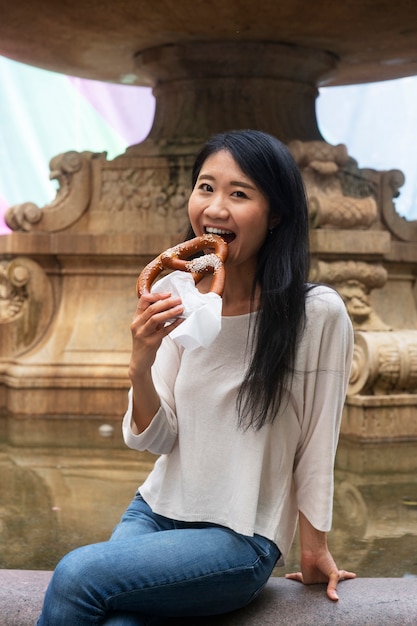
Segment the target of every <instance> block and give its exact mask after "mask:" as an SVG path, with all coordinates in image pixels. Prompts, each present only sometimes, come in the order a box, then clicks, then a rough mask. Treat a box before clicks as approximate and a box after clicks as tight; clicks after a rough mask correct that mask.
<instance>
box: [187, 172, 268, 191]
mask: <svg viewBox="0 0 417 626" xmlns="http://www.w3.org/2000/svg"><path fill="white" fill-rule="evenodd" d="M203 179H205V180H212V181H214V180H216V179H215V177H214V176H211V174H201V175H200V176H199V177H198V180H203ZM229 184H230V185H233V186H234V187H244V188H245V189H253V190H256V187H255V186H254V185H251V184H250V183H245V182H243V181H241V180H231V181H230V183H229Z"/></svg>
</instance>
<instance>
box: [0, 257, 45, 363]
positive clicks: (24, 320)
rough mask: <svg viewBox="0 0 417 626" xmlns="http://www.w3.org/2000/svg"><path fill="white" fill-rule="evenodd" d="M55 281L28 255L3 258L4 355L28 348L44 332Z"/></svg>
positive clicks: (0, 336) (0, 335) (0, 338)
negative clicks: (27, 256)
mask: <svg viewBox="0 0 417 626" xmlns="http://www.w3.org/2000/svg"><path fill="white" fill-rule="evenodd" d="M53 307H54V299H53V291H52V285H51V282H50V280H49V278H48V276H47V275H46V274H45V272H44V270H43V269H42V268H41V267H40V265H38V264H37V263H35V262H34V261H32V260H31V259H28V258H26V257H16V258H15V259H13V260H12V261H6V260H3V261H1V262H0V356H1V358H5V357H8V356H11V355H18V354H20V353H22V352H25V351H27V350H28V349H29V348H30V347H31V346H33V345H34V344H35V343H36V341H37V340H39V338H40V337H41V336H42V335H43V333H44V331H45V329H46V328H47V327H48V325H49V323H50V321H51V318H52V313H53Z"/></svg>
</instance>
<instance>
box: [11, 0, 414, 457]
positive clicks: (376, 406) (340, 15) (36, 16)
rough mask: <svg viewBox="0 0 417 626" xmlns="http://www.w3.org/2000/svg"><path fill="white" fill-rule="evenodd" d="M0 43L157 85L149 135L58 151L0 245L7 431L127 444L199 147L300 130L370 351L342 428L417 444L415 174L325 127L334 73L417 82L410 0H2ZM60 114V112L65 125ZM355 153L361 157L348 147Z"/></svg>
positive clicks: (359, 347)
mask: <svg viewBox="0 0 417 626" xmlns="http://www.w3.org/2000/svg"><path fill="white" fill-rule="evenodd" d="M1 5H2V10H3V12H4V13H5V14H6V15H7V19H4V20H2V21H1V23H0V53H1V54H3V55H6V56H9V57H11V58H13V59H15V60H17V61H21V62H26V63H30V64H34V65H37V66H40V67H44V68H46V69H51V70H55V71H60V72H66V73H69V74H72V75H78V76H81V77H87V78H94V79H99V80H106V81H112V82H122V83H125V84H132V85H150V86H152V87H153V92H154V95H155V98H156V114H155V120H154V125H153V128H152V130H151V132H150V135H149V136H148V138H147V139H146V140H145V141H144V142H143V143H141V144H139V145H136V146H131V147H129V148H128V149H127V150H126V152H125V154H122V155H120V156H118V157H117V158H115V159H114V160H111V161H109V160H107V158H106V154H105V153H101V154H100V153H99V154H97V153H92V152H83V153H78V152H67V153H65V154H61V155H58V156H56V157H54V158H52V160H51V162H50V169H51V178H54V179H56V180H57V181H58V183H59V189H58V192H57V195H56V198H55V199H54V200H53V202H51V203H50V204H48V205H46V206H44V207H38V206H36V205H35V204H33V203H32V202H30V201H28V202H26V203H24V204H21V205H18V206H13V207H11V208H10V209H9V210H8V212H7V218H6V219H7V222H8V224H9V226H10V228H11V229H12V231H13V232H12V233H11V234H8V235H4V236H2V237H1V238H0V255H1V261H0V293H1V299H0V358H1V360H0V368H1V369H0V372H1V373H0V398H1V406H2V417H1V419H0V433H1V435H2V437H3V439H4V440H7V441H8V442H9V443H11V444H12V445H16V446H27V445H30V446H50V445H52V444H53V445H58V446H60V445H61V446H74V447H82V446H85V447H91V446H94V445H96V444H97V445H100V446H101V447H103V446H108V447H118V446H119V445H121V439H120V434H119V430H120V426H119V423H120V418H121V415H122V413H123V411H124V408H125V404H126V392H127V389H128V386H129V382H128V379H127V364H128V359H129V353H130V332H129V324H130V320H131V317H132V314H133V311H134V309H135V306H136V296H135V282H136V277H137V275H138V273H139V271H140V269H141V268H142V267H143V266H144V264H145V263H146V262H148V261H149V260H150V259H151V258H153V257H154V256H156V255H157V254H158V253H159V252H160V251H161V250H163V249H165V248H167V247H168V246H170V245H172V244H174V243H176V242H178V241H179V240H180V239H181V238H182V235H183V231H184V228H185V224H186V204H187V195H188V192H189V189H190V188H189V174H190V167H191V164H192V161H193V156H194V154H195V152H196V150H197V148H198V147H199V146H200V145H201V143H202V142H203V141H204V140H205V139H206V138H207V137H208V136H209V135H210V134H212V133H214V132H218V131H222V130H226V129H231V128H242V127H252V128H259V129H262V130H266V131H268V132H271V133H273V134H275V135H276V136H278V137H279V138H280V139H281V140H283V141H284V142H286V143H287V144H288V145H289V147H290V149H291V151H292V153H293V154H294V156H295V158H296V160H297V162H298V164H299V166H300V168H301V170H302V172H303V176H304V180H305V184H306V189H307V193H308V199H309V209H310V215H311V250H312V257H313V263H312V275H311V278H312V279H313V280H317V281H323V282H327V283H329V284H332V285H333V286H334V287H335V288H337V289H338V290H339V292H340V293H341V295H342V296H343V298H344V300H345V302H346V306H347V308H348V310H349V313H350V315H351V318H352V321H353V324H354V327H355V331H356V339H355V357H354V366H353V369H352V375H351V381H350V388H349V395H348V398H347V402H346V406H345V415H344V420H343V426H342V435H343V436H345V437H348V438H352V439H356V440H364V441H371V440H372V441H380V440H386V439H390V440H391V439H392V440H401V439H417V420H416V419H415V417H414V416H415V410H416V406H417V307H416V295H417V294H416V287H415V285H416V273H417V245H416V243H417V221H414V222H410V221H407V220H405V219H403V218H401V217H400V216H399V215H398V214H397V213H396V210H395V198H396V197H397V196H398V194H399V193H400V189H401V186H402V184H403V182H404V179H403V175H402V173H401V172H400V171H398V170H394V171H387V172H378V171H374V170H369V169H359V168H358V165H357V163H356V161H355V160H354V158H353V157H352V156H351V155H349V153H348V150H347V148H346V146H344V145H337V146H332V145H329V144H328V143H326V142H325V141H324V140H323V138H322V137H321V135H320V131H319V129H318V126H317V122H316V115H315V99H316V96H317V89H318V86H320V85H324V84H327V85H340V84H348V83H358V82H364V81H375V80H384V79H390V78H397V77H401V76H407V75H413V74H417V54H416V44H415V35H416V33H415V28H414V26H413V25H414V24H415V23H416V18H417V4H412V3H410V2H408V1H406V0H398V1H397V2H396V3H392V2H391V1H388V0H383V1H381V2H378V3H369V2H363V1H360V2H358V1H356V0H347V1H346V2H344V3H334V2H328V1H327V0H318V1H316V2H314V3H311V2H293V1H292V0H283V1H281V2H279V3H277V2H273V1H272V0H261V1H260V2H257V3H254V2H249V1H248V0H235V1H233V2H229V3H226V2H224V1H219V0H211V1H210V2H207V1H206V2H200V1H199V0H192V1H190V0H175V1H174V0H164V1H163V2H155V1H154V0H142V1H141V2H138V1H135V0H126V1H125V2H123V3H115V2H109V1H108V0H100V2H99V1H98V0H91V1H90V2H88V3H84V2H81V1H80V0H74V1H73V2H72V3H70V4H62V3H59V4H56V3H55V2H54V0H43V1H42V2H37V3H32V2H30V1H29V0H15V2H14V3H10V2H9V1H6V0H1ZM63 123H64V120H63ZM353 156H354V155H353Z"/></svg>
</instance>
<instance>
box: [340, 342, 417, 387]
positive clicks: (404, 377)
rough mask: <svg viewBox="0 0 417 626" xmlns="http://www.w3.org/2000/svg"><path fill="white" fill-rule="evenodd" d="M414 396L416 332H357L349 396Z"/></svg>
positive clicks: (416, 384)
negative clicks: (399, 394)
mask: <svg viewBox="0 0 417 626" xmlns="http://www.w3.org/2000/svg"><path fill="white" fill-rule="evenodd" d="M404 392H405V393H417V331H416V330H403V331H394V332H356V333H355V347H354V355H353V365H352V370H351V376H350V381H349V389H348V395H356V394H367V395H378V394H383V395H384V394H398V393H404Z"/></svg>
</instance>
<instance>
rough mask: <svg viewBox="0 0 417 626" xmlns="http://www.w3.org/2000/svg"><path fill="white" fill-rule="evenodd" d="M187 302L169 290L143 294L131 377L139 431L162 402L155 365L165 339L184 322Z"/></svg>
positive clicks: (136, 317) (136, 320)
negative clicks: (153, 372) (156, 381)
mask: <svg viewBox="0 0 417 626" xmlns="http://www.w3.org/2000/svg"><path fill="white" fill-rule="evenodd" d="M182 312H183V306H182V304H181V300H180V298H178V297H172V296H171V295H170V294H169V293H168V294H165V293H163V294H162V293H158V294H144V295H142V296H141V297H140V299H139V302H138V307H137V309H136V312H135V315H134V318H133V321H132V324H131V326H130V330H131V333H132V353H131V358H130V364H129V378H130V380H131V382H132V390H133V413H132V418H133V422H134V423H132V428H133V430H134V432H135V434H139V433H141V432H143V431H144V430H145V429H146V428H147V427H148V426H149V424H150V423H151V421H152V418H153V417H154V415H155V414H156V413H157V411H158V409H159V406H160V399H159V396H158V394H157V392H156V389H155V387H154V384H153V382H152V376H151V367H152V365H153V363H154V361H155V358H156V353H157V351H158V348H159V346H160V345H161V342H162V339H163V338H164V337H165V336H166V335H168V334H169V333H170V332H171V331H172V330H174V328H176V327H177V326H178V325H179V324H181V322H182V320H181V319H177V320H176V321H174V322H172V324H170V325H168V326H166V323H167V322H168V321H169V320H171V319H173V318H176V317H177V316H178V315H181V313H182Z"/></svg>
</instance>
